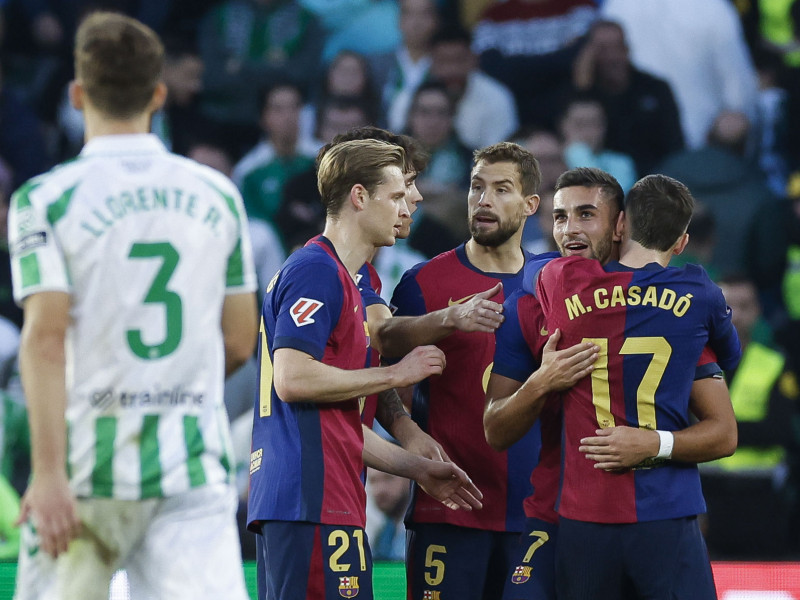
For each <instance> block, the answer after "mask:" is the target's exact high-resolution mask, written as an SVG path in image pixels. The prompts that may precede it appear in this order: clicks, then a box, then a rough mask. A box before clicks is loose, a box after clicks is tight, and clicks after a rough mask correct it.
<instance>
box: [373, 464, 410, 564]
mask: <svg viewBox="0 0 800 600" xmlns="http://www.w3.org/2000/svg"><path fill="white" fill-rule="evenodd" d="M408 485H409V484H408V479H404V478H403V477H398V476H397V475H391V474H390V473H384V472H382V471H376V470H375V469H367V526H366V528H365V529H366V532H367V537H368V538H369V541H370V549H371V550H372V559H373V560H391V561H402V560H405V557H406V527H405V525H404V524H403V516H404V515H405V514H406V509H407V508H408V502H409V500H410V498H411V495H410V492H409V489H408ZM370 509H371V510H370Z"/></svg>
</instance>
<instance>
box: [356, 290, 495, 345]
mask: <svg viewBox="0 0 800 600" xmlns="http://www.w3.org/2000/svg"><path fill="white" fill-rule="evenodd" d="M501 290H502V284H501V283H498V284H497V285H495V286H494V287H493V288H491V289H489V290H486V291H484V292H481V293H479V294H475V295H474V296H473V297H472V298H470V299H469V300H467V301H466V302H463V303H460V304H453V305H452V306H448V307H447V308H442V309H439V310H436V311H433V312H429V313H426V314H422V315H419V316H413V317H412V316H401V317H392V318H383V319H380V320H376V322H375V323H374V324H373V322H372V320H371V319H370V335H371V336H372V340H373V342H372V346H373V348H376V349H377V350H378V352H380V353H381V356H386V357H390V358H394V357H398V356H403V355H405V354H407V353H408V352H410V351H411V349H412V348H415V347H416V346H422V345H425V344H435V343H436V342H438V341H439V340H441V339H443V338H445V337H447V336H448V335H450V334H451V333H453V332H454V331H466V332H471V331H482V332H485V333H494V331H495V330H496V329H497V328H498V327H499V326H500V324H501V323H502V322H503V314H502V312H503V305H502V304H498V303H497V302H493V301H491V300H489V298H491V297H493V296H496V295H497V294H499V293H500V291H501ZM384 308H385V309H386V307H384ZM386 311H387V312H388V309H386ZM368 315H369V313H368Z"/></svg>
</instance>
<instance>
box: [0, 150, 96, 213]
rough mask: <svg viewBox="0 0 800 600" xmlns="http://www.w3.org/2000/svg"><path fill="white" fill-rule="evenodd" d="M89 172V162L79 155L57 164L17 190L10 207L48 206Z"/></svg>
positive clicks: (78, 183) (77, 183)
mask: <svg viewBox="0 0 800 600" xmlns="http://www.w3.org/2000/svg"><path fill="white" fill-rule="evenodd" d="M90 171H91V166H90V161H89V160H87V159H86V158H83V157H82V156H81V155H78V156H76V157H75V158H71V159H69V160H67V161H64V162H62V163H59V164H57V165H55V166H54V167H52V168H51V169H49V170H48V171H45V172H44V173H41V174H39V175H36V176H35V177H31V178H30V179H28V180H27V181H26V182H25V183H23V184H22V185H21V186H20V187H19V188H17V189H16V190H15V191H14V193H13V194H12V196H11V206H12V207H13V206H15V205H16V206H18V207H20V208H21V207H24V206H26V205H30V204H36V203H37V202H43V203H45V204H49V203H50V202H52V201H54V200H56V199H58V198H60V197H62V196H63V194H64V193H65V192H66V191H67V190H69V189H74V188H75V187H76V186H78V185H80V183H81V181H82V180H83V178H84V177H87V176H88V175H89V173H90Z"/></svg>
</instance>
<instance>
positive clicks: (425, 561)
mask: <svg viewBox="0 0 800 600" xmlns="http://www.w3.org/2000/svg"><path fill="white" fill-rule="evenodd" d="M409 527H413V529H408V531H407V533H406V540H407V548H406V550H407V551H406V557H407V558H406V568H407V571H408V572H407V576H408V581H407V584H408V598H412V599H414V600H417V599H419V600H422V599H429V600H437V599H440V600H445V599H447V598H458V599H459V600H500V598H501V597H502V594H503V584H504V582H505V579H506V575H507V573H508V570H509V568H510V565H511V557H512V555H513V552H514V549H515V547H516V545H517V540H518V539H519V534H518V533H505V532H497V531H484V530H482V529H472V528H469V527H457V526H455V525H444V524H440V523H414V524H413V525H409Z"/></svg>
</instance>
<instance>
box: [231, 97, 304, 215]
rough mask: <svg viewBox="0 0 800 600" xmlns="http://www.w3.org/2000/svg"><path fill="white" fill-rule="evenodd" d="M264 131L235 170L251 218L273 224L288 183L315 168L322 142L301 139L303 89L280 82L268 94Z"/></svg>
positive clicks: (262, 123) (265, 100)
mask: <svg viewBox="0 0 800 600" xmlns="http://www.w3.org/2000/svg"><path fill="white" fill-rule="evenodd" d="M263 99H264V105H263V108H262V113H261V121H260V124H261V128H262V130H263V133H264V138H263V139H262V140H261V141H260V142H259V143H258V144H256V146H255V147H254V148H252V149H251V150H250V151H249V152H248V153H247V154H245V156H244V157H242V159H241V160H240V161H239V162H238V163H236V166H235V167H234V168H233V175H232V179H233V181H234V183H235V184H236V185H237V186H238V187H239V189H240V190H241V192H242V198H244V205H245V208H246V209H247V216H248V217H251V218H255V219H261V220H263V221H266V222H268V223H272V222H273V219H274V218H275V215H276V213H277V212H278V210H279V209H280V206H281V200H282V193H283V186H284V185H285V184H286V182H287V181H288V180H289V179H290V178H292V177H293V176H295V175H297V174H298V173H301V172H303V171H304V170H306V169H308V168H309V167H310V166H311V165H313V164H314V157H315V156H316V153H317V149H318V148H319V142H311V141H309V140H305V139H303V138H301V137H300V109H301V107H302V103H303V96H302V92H301V90H300V88H299V87H298V86H297V85H296V84H294V83H290V82H288V81H277V82H275V83H273V85H272V86H271V87H270V88H269V89H268V90H267V91H266V92H265V93H264V95H263Z"/></svg>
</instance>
